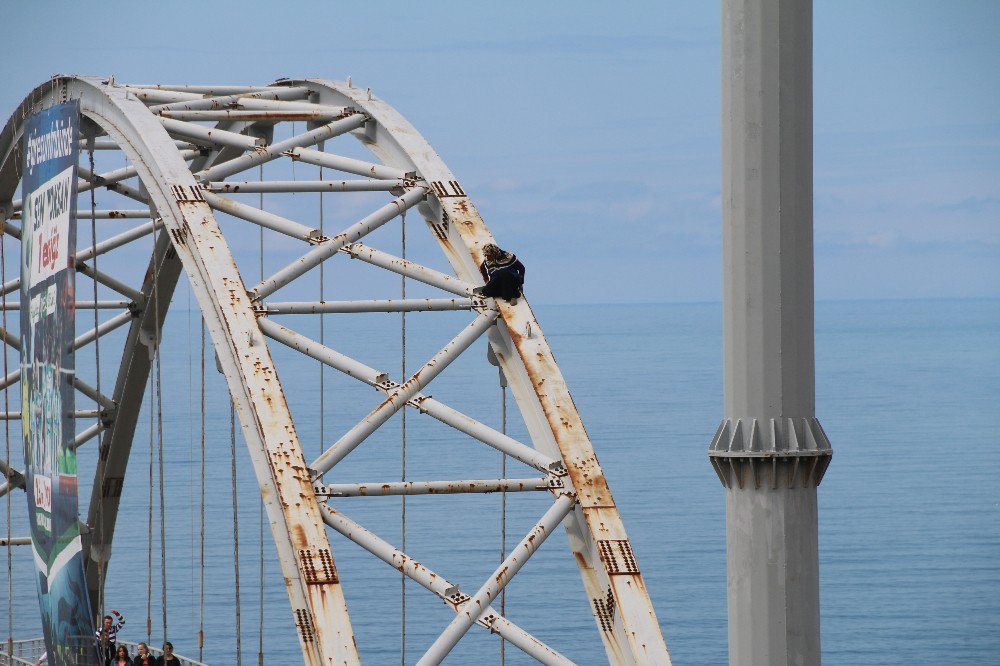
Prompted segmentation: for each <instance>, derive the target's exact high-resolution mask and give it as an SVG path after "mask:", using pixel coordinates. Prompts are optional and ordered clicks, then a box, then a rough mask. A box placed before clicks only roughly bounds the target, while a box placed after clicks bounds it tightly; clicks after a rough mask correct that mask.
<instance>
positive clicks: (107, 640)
mask: <svg viewBox="0 0 1000 666" xmlns="http://www.w3.org/2000/svg"><path fill="white" fill-rule="evenodd" d="M111 615H114V616H115V618H118V620H117V622H116V621H115V619H114V618H112V617H111ZM111 615H105V616H104V619H103V620H102V621H101V628H100V629H98V630H97V631H95V632H94V637H95V638H96V639H97V652H98V655H99V657H100V659H101V661H102V662H103V664H104V666H111V661H112V660H113V659H114V658H115V648H116V646H117V644H118V632H119V631H121V628H122V627H124V626H125V617H124V616H123V615H122V614H121V613H119V612H118V611H116V610H114V609H111Z"/></svg>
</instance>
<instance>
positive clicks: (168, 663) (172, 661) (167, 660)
mask: <svg viewBox="0 0 1000 666" xmlns="http://www.w3.org/2000/svg"><path fill="white" fill-rule="evenodd" d="M156 666H181V660H180V659H178V658H177V655H175V654H174V644H173V643H171V642H170V641H167V642H165V643H164V644H163V654H162V655H161V656H159V657H157V658H156Z"/></svg>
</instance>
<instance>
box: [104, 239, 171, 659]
mask: <svg viewBox="0 0 1000 666" xmlns="http://www.w3.org/2000/svg"><path fill="white" fill-rule="evenodd" d="M158 241H159V231H158V230H157V229H156V227H154V228H153V248H154V251H153V259H154V266H153V330H154V335H153V355H154V360H155V361H156V450H157V457H158V459H159V460H158V463H159V464H158V466H159V479H158V481H159V486H160V611H161V614H162V616H163V640H164V641H166V640H168V638H167V526H166V501H165V499H166V492H165V489H164V487H163V486H164V475H163V368H162V366H161V365H160V338H161V337H162V335H163V333H162V331H161V330H160V329H161V322H160V262H159V260H158V258H157V257H156V250H155V248H156V246H157V243H158ZM95 283H96V280H95ZM95 300H96V299H95ZM95 310H96V308H95Z"/></svg>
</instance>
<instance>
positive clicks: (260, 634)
mask: <svg viewBox="0 0 1000 666" xmlns="http://www.w3.org/2000/svg"><path fill="white" fill-rule="evenodd" d="M260 180H261V182H263V181H264V165H263V164H261V165H260ZM260 209H261V210H264V193H263V192H261V193H260ZM260 281H261V282H263V281H264V227H261V228H260ZM259 522H260V534H259V535H258V540H259V545H260V571H259V572H258V573H259V574H260V588H259V590H258V599H257V602H258V603H257V616H258V618H259V620H260V621H259V623H258V625H259V626H258V627H257V666H264V496H263V495H261V496H260V520H259Z"/></svg>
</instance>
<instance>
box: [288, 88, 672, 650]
mask: <svg viewBox="0 0 1000 666" xmlns="http://www.w3.org/2000/svg"><path fill="white" fill-rule="evenodd" d="M283 83H285V84H287V85H296V86H298V85H305V86H309V87H311V88H312V89H313V91H314V92H315V93H316V94H317V97H318V102H319V103H321V104H329V105H333V106H338V105H345V106H353V107H355V108H357V109H359V110H361V111H362V112H363V113H365V114H367V115H368V116H370V117H371V119H372V123H371V124H370V125H371V130H370V131H369V133H368V135H367V137H366V138H367V143H368V145H369V147H370V148H371V150H372V151H373V152H374V153H375V154H376V155H377V156H378V157H379V158H380V159H381V160H382V162H383V163H385V164H386V165H388V166H392V167H395V168H397V169H401V170H404V171H407V172H411V171H412V172H416V173H417V174H418V175H419V176H420V177H421V178H423V179H424V180H425V181H426V182H427V183H428V184H429V185H430V186H431V187H432V191H431V197H429V199H428V203H427V206H426V207H424V208H422V209H421V212H422V213H423V215H424V218H425V220H426V221H427V223H428V224H429V225H430V226H431V227H433V228H434V230H435V238H436V239H437V240H438V243H439V245H440V247H441V249H442V250H443V251H444V253H445V256H446V257H447V258H448V260H449V262H450V263H451V265H452V268H453V269H454V270H455V273H456V275H457V276H458V278H459V279H461V280H464V281H466V282H469V283H472V284H481V283H482V278H481V276H480V273H479V264H480V263H482V261H483V255H482V248H483V246H484V245H486V244H487V243H493V242H495V239H494V238H493V236H492V234H491V233H490V232H489V230H488V229H487V227H486V224H485V222H484V221H483V219H482V217H481V216H480V215H479V212H478V211H477V210H476V208H475V206H474V205H473V203H472V201H471V200H470V199H469V197H468V194H467V193H466V192H465V190H464V189H463V188H462V186H461V185H460V184H459V182H458V179H457V178H456V177H455V176H454V174H452V173H451V171H450V170H449V169H448V167H447V166H446V165H445V164H444V163H443V162H442V161H441V159H440V158H439V157H438V155H437V153H436V152H435V151H434V150H433V148H432V147H431V146H430V145H428V143H427V142H426V140H424V138H423V137H422V136H420V134H419V133H418V132H417V130H416V129H414V128H413V126H412V125H410V123H409V122H407V120H406V119H405V118H403V117H402V116H401V115H400V114H399V113H398V112H397V111H396V110H395V109H393V108H392V107H391V106H389V105H388V104H386V103H385V102H383V101H382V100H380V99H378V98H377V97H374V96H373V95H371V92H370V91H368V90H365V89H360V88H354V87H352V86H350V85H348V84H345V83H343V82H338V81H330V80H318V79H300V80H285V81H283ZM497 307H498V308H499V310H500V314H501V320H502V322H503V325H502V326H497V327H495V328H494V330H493V332H491V334H490V345H491V347H492V349H493V352H494V354H495V355H496V357H497V360H498V362H499V363H500V367H501V368H502V369H503V372H504V375H505V377H506V378H507V380H508V382H509V385H510V387H511V391H512V393H513V396H514V399H515V401H516V403H517V405H518V408H519V410H520V412H521V414H522V416H523V417H524V420H525V424H526V425H527V428H528V432H529V433H530V435H531V439H532V441H533V443H534V445H535V447H536V448H538V449H539V451H541V452H543V453H545V454H547V455H550V456H553V457H556V458H558V459H559V460H561V461H562V463H564V464H565V466H566V468H567V471H568V473H569V477H570V479H571V482H572V485H573V487H574V488H575V490H576V492H577V494H578V497H579V505H578V507H577V508H576V509H575V510H574V511H573V512H572V513H571V514H570V517H569V518H568V519H567V520H566V521H564V523H563V524H564V526H565V527H566V531H567V533H568V534H569V536H570V547H571V548H572V550H573V553H574V560H575V561H576V563H577V565H578V567H579V570H580V575H581V578H582V579H583V583H584V588H585V589H586V593H587V597H588V598H589V599H591V601H592V603H593V605H594V608H595V616H594V619H595V623H596V624H597V626H598V629H599V631H600V635H601V639H602V640H603V642H604V647H605V651H606V653H607V656H608V659H609V661H610V662H612V663H615V664H663V665H666V664H670V655H669V652H668V651H667V645H666V641H665V640H664V639H663V634H662V632H661V630H660V625H659V622H658V621H657V619H656V613H655V611H654V610H653V605H652V602H651V601H650V598H649V594H648V592H647V591H646V586H645V582H644V581H643V578H642V574H641V573H640V571H639V568H638V565H637V563H636V560H637V558H636V556H635V553H634V552H633V550H632V547H631V543H630V541H629V540H628V534H627V533H626V531H625V526H624V524H623V523H622V520H621V516H620V515H619V513H618V509H617V507H616V506H615V503H614V499H613V497H612V495H611V491H610V489H609V488H608V485H607V481H606V479H605V477H604V471H603V470H602V469H601V466H600V464H599V463H598V461H597V455H596V454H595V452H594V448H593V444H592V443H591V442H590V438H589V437H588V436H587V431H586V429H585V427H584V425H583V421H582V419H581V418H580V415H579V413H578V412H577V410H576V407H575V405H574V403H573V398H572V396H571V395H570V393H569V389H568V387H567V386H566V382H565V380H564V379H563V376H562V373H561V372H560V370H559V367H558V365H557V364H556V361H555V357H554V356H553V354H552V350H551V349H550V348H549V345H548V343H547V341H546V339H545V336H544V335H543V333H542V330H541V327H540V326H539V324H538V320H537V319H536V318H535V316H534V313H533V312H532V310H531V307H530V306H529V304H528V301H527V299H524V298H521V299H518V302H517V304H516V305H514V304H509V303H506V302H503V301H499V302H498V303H497ZM609 608H614V609H617V610H616V611H615V612H607V609H609ZM597 609H605V612H603V613H599V612H598V610H597Z"/></svg>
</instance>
